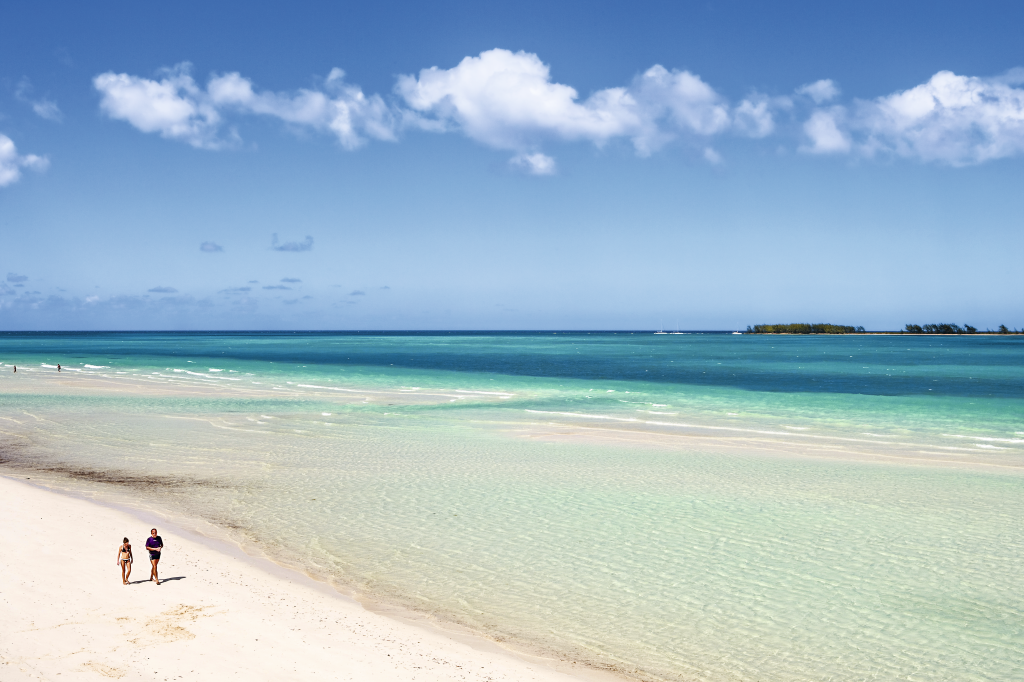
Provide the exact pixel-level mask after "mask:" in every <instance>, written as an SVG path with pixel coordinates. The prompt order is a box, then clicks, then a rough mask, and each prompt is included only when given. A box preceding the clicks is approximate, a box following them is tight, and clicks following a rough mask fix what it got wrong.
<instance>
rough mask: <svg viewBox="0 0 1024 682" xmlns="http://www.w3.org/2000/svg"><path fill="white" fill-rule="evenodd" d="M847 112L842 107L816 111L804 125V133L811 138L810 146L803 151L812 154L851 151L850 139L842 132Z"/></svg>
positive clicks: (804, 147) (802, 148)
mask: <svg viewBox="0 0 1024 682" xmlns="http://www.w3.org/2000/svg"><path fill="white" fill-rule="evenodd" d="M845 114H846V110H845V109H843V108H842V107H832V108H830V109H816V110H815V111H814V113H812V114H811V117H810V118H809V119H808V120H807V122H806V123H804V133H806V134H807V137H808V138H810V141H811V144H810V146H803V147H801V151H805V152H810V153H811V154H836V153H845V152H848V151H850V138H849V137H848V136H847V134H846V133H844V132H843V131H842V130H840V125H841V122H842V121H843V119H844V118H845Z"/></svg>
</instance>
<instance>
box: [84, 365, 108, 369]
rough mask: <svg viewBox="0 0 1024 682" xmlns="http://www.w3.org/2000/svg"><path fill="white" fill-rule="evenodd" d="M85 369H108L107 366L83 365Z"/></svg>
mask: <svg viewBox="0 0 1024 682" xmlns="http://www.w3.org/2000/svg"><path fill="white" fill-rule="evenodd" d="M85 368H86V369H110V366H109V365H85Z"/></svg>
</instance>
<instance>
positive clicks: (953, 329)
mask: <svg viewBox="0 0 1024 682" xmlns="http://www.w3.org/2000/svg"><path fill="white" fill-rule="evenodd" d="M903 331H904V332H906V333H907V334H974V333H976V332H977V331H978V329H977V328H976V327H972V326H971V325H969V324H965V325H964V326H962V327H961V326H960V325H958V324H953V323H951V322H940V323H939V324H923V325H922V324H908V325H907V326H906V327H904V329H903Z"/></svg>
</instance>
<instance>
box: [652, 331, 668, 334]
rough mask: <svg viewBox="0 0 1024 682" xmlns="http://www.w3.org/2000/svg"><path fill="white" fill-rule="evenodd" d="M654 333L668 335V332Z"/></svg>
mask: <svg viewBox="0 0 1024 682" xmlns="http://www.w3.org/2000/svg"><path fill="white" fill-rule="evenodd" d="M654 333H655V334H668V332H661V331H658V332H654Z"/></svg>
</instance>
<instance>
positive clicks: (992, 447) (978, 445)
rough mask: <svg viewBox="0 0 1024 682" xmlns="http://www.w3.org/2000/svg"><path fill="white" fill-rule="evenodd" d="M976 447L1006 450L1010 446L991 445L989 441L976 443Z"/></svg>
mask: <svg viewBox="0 0 1024 682" xmlns="http://www.w3.org/2000/svg"><path fill="white" fill-rule="evenodd" d="M974 447H976V448H985V449H986V450H1006V449H1008V448H1001V447H998V446H995V445H989V444H988V443H975V444H974Z"/></svg>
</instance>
